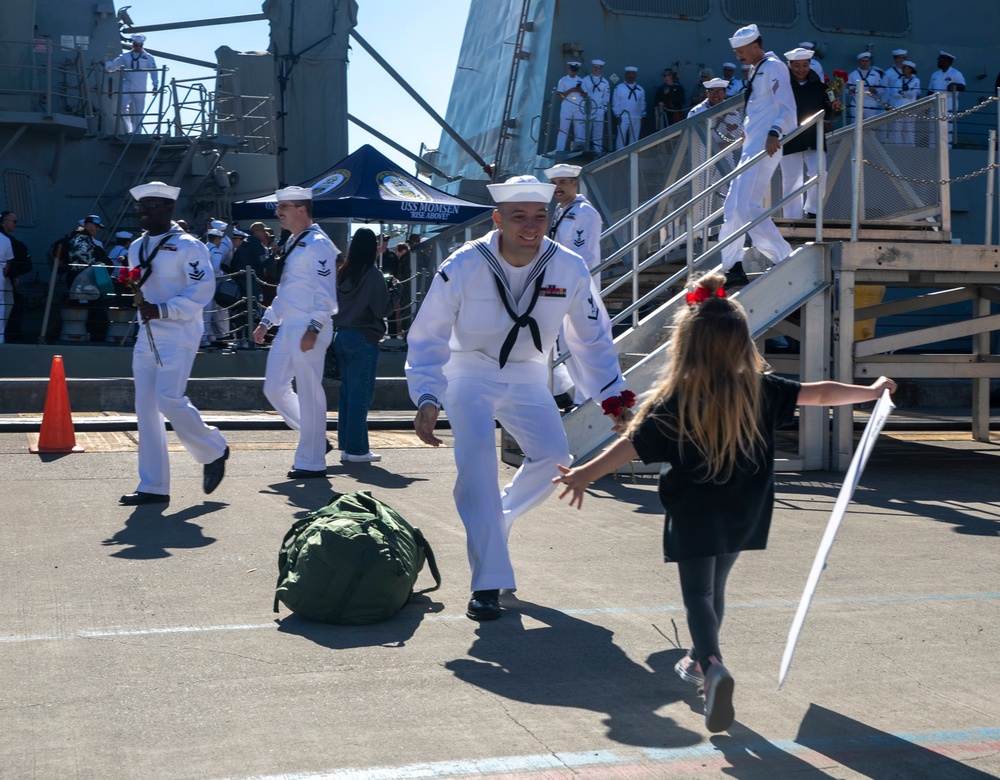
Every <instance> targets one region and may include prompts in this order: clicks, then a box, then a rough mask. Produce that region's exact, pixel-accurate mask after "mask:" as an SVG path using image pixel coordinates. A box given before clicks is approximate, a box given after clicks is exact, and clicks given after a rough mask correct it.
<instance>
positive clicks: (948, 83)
mask: <svg viewBox="0 0 1000 780" xmlns="http://www.w3.org/2000/svg"><path fill="white" fill-rule="evenodd" d="M954 61H955V55H954V54H949V53H948V52H946V51H939V52H938V60H937V70H936V71H934V72H933V73H932V74H931V77H930V80H929V81H928V82H927V94H928V95H933V94H934V93H935V92H944V93H945V94H946V95H947V98H946V102H945V106H946V108H947V110H948V115H949V116H951V115H953V114H955V113H957V112H958V93H959V92H965V76H963V75H962V74H961V72H960V71H957V70H955V69H954V68H953V67H952V66H951V64H952V63H953V62H954ZM954 133H955V123H954V122H953V121H949V122H948V146H951V145H952V143H953V142H954V137H953V136H954ZM935 144H936V141H935V135H934V134H933V133H932V134H931V146H934V145H935Z"/></svg>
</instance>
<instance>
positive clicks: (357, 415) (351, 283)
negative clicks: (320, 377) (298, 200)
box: [333, 228, 399, 463]
mask: <svg viewBox="0 0 1000 780" xmlns="http://www.w3.org/2000/svg"><path fill="white" fill-rule="evenodd" d="M377 257H378V251H377V240H376V238H375V234H374V233H373V232H372V231H371V230H369V229H368V228H361V229H360V230H358V231H357V232H356V233H355V234H354V237H353V238H352V239H351V246H350V248H349V249H348V250H347V258H346V259H345V260H344V261H343V262H341V264H340V266H339V267H338V268H337V304H338V307H339V308H338V310H337V313H336V314H335V315H334V316H333V325H334V328H335V331H334V336H333V351H334V354H335V355H336V356H337V365H338V367H339V369H340V401H339V403H338V405H337V441H338V443H339V445H340V459H341V460H342V461H344V462H348V463H373V462H375V461H378V460H381V459H382V456H381V455H376V454H375V453H374V452H372V451H371V449H370V448H369V446H368V409H369V408H370V407H371V405H372V401H373V400H374V399H375V372H376V369H377V368H378V345H379V341H381V340H382V336H384V335H385V318H386V317H388V316H389V314H391V313H392V311H393V310H394V308H395V306H396V299H397V298H398V297H399V283H398V282H397V281H396V280H395V279H394V278H392V277H386V276H383V275H382V272H381V271H379V269H378V267H377V266H376V264H375V261H376V258H377Z"/></svg>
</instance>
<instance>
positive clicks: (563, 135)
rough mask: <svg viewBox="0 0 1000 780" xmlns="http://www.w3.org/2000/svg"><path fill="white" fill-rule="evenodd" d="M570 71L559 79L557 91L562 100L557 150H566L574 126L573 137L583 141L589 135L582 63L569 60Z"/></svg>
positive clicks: (567, 64)
mask: <svg viewBox="0 0 1000 780" xmlns="http://www.w3.org/2000/svg"><path fill="white" fill-rule="evenodd" d="M566 68H567V69H568V71H569V73H567V74H566V75H565V76H563V77H562V78H561V79H559V84H558V85H557V86H556V91H557V92H558V93H559V97H560V98H561V99H562V102H561V103H560V105H559V134H558V136H556V151H557V152H562V151H565V150H566V143H567V140H568V138H569V134H570V128H572V132H573V138H574V140H576V141H582V140H583V139H584V138H586V137H587V133H586V118H587V117H586V114H585V112H584V103H585V102H586V100H587V93H586V92H584V90H583V79H581V78H580V76H579V72H580V63H579V62H567V63H566Z"/></svg>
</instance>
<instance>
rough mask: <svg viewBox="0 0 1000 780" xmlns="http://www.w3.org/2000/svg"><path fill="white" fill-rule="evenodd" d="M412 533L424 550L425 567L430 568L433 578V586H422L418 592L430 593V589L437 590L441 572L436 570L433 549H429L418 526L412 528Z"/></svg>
mask: <svg viewBox="0 0 1000 780" xmlns="http://www.w3.org/2000/svg"><path fill="white" fill-rule="evenodd" d="M413 535H414V536H415V537H416V540H417V544H418V545H419V546H420V549H421V550H423V551H424V558H425V559H426V560H427V568H428V569H430V570H431V576H432V577H433V578H434V583H435V584H434V587H433V588H424V589H423V590H421V591H418V592H419V593H430V592H431V591H432V590H437V589H438V588H440V587H441V572H440V571H438V567H437V561H436V560H435V559H434V550H432V549H431V546H430V544H428V542H427V540H426V539H425V538H424V535H423V533H422V532H421V530H420V529H419V528H414V529H413Z"/></svg>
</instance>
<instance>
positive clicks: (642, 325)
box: [505, 96, 1000, 470]
mask: <svg viewBox="0 0 1000 780" xmlns="http://www.w3.org/2000/svg"><path fill="white" fill-rule="evenodd" d="M732 111H733V101H726V102H725V103H723V104H721V105H720V106H717V107H715V109H714V110H710V111H708V112H705V113H704V114H703V115H701V116H699V117H696V118H693V121H692V120H688V124H689V126H687V127H677V128H675V129H672V130H668V131H666V133H665V134H664V137H665V138H668V136H669V135H670V134H673V135H674V136H675V138H676V140H675V141H674V143H673V149H672V150H671V151H672V154H669V155H666V156H662V155H661V157H662V158H663V159H659V160H657V159H653V160H646V161H645V162H646V165H647V167H652V168H654V169H656V168H657V167H658V168H659V169H660V170H662V171H664V172H665V173H666V177H667V182H666V186H665V187H663V188H662V189H661V190H660V191H659V192H657V193H655V194H654V195H653V196H652V197H648V198H646V199H645V200H644V201H643V200H642V199H641V197H638V198H637V197H636V196H637V194H638V192H639V190H640V189H641V183H640V179H641V177H640V176H638V175H637V173H638V170H639V169H640V167H641V165H642V162H643V161H642V160H641V153H640V154H637V153H636V152H637V150H631V151H630V150H623V151H624V152H625V154H622V155H621V157H620V158H619V159H618V160H608V161H595V163H592V164H590V165H589V166H586V167H585V168H584V172H583V175H584V176H585V177H586V176H587V175H588V168H590V169H591V171H592V173H591V178H590V180H589V181H588V184H591V185H593V184H595V183H598V182H599V181H600V179H601V177H602V176H604V178H605V179H606V180H607V182H618V181H620V180H621V178H622V177H620V176H616V175H615V173H616V168H617V169H618V171H620V169H621V168H625V167H627V168H628V169H629V175H628V176H627V177H625V179H626V181H627V183H628V187H629V190H630V191H629V192H628V193H627V194H628V196H629V198H630V203H629V205H634V206H635V207H634V208H630V209H628V210H627V211H626V213H624V214H622V216H621V217H620V218H619V219H617V220H616V221H615V223H614V224H613V225H611V227H609V228H608V230H607V231H605V234H604V236H603V237H604V239H605V241H606V243H605V244H604V245H603V246H602V249H604V250H605V251H603V252H602V256H603V257H605V258H606V259H605V261H604V262H603V263H602V266H601V268H602V270H603V269H609V268H615V267H619V268H620V267H621V266H622V264H623V263H624V264H625V265H629V264H630V265H631V268H630V269H629V270H628V271H627V272H626V273H625V274H623V275H621V276H619V277H618V278H616V279H614V280H613V281H611V283H610V284H606V285H604V286H603V287H602V291H601V292H602V296H603V297H604V299H605V301H606V302H608V301H609V299H610V296H613V295H614V293H615V290H616V289H622V288H623V287H628V286H631V287H632V290H631V295H630V296H628V297H630V299H631V303H630V304H629V305H626V306H625V307H624V308H622V309H620V310H619V311H617V312H615V313H614V315H613V317H612V321H613V323H615V324H616V325H618V326H619V327H621V325H623V324H629V327H628V329H627V330H625V331H624V333H621V334H620V335H619V336H618V337H617V338H616V345H617V346H618V352H619V358H620V360H621V364H622V368H623V371H624V373H625V376H626V379H627V381H628V383H629V386H630V387H632V388H633V389H635V390H637V391H639V392H641V391H642V390H645V389H647V388H649V387H651V386H652V385H653V384H654V383H655V382H656V380H657V377H658V375H659V373H660V371H661V369H662V366H663V364H664V356H665V351H666V348H667V345H668V342H669V335H670V327H671V322H672V320H673V317H674V315H675V313H676V311H677V310H678V308H679V307H682V306H685V305H686V303H685V301H684V291H685V289H684V288H685V286H686V285H687V283H688V282H689V280H690V279H691V276H692V274H700V273H703V272H706V271H710V270H716V269H718V262H719V253H720V251H721V250H722V249H723V247H724V246H725V245H727V244H729V243H730V242H733V241H737V242H739V243H740V244H741V245H742V243H743V240H744V239H743V236H744V235H745V233H747V232H748V231H749V230H750V229H751V228H752V227H754V226H755V225H756V224H757V222H759V221H762V220H764V219H768V218H772V217H774V218H778V219H777V222H778V224H779V225H780V226H782V232H783V233H785V235H786V238H788V239H789V240H790V241H792V242H793V243H795V242H796V241H801V240H802V239H803V238H804V236H803V231H804V229H805V225H806V224H807V223H806V221H805V220H799V221H796V220H784V221H782V220H780V217H781V215H782V210H783V208H784V206H785V205H787V204H788V203H789V202H791V201H792V200H794V199H795V198H797V197H798V196H799V195H800V194H801V193H803V192H805V191H806V190H808V189H810V188H812V187H816V188H818V190H819V192H820V193H821V196H820V197H819V198H818V199H817V201H818V207H817V217H816V219H815V220H809V222H808V225H809V227H810V228H811V230H810V232H811V236H809V237H810V238H811V239H812V240H811V241H807V242H806V243H804V244H801V245H800V246H799V247H798V248H797V249H795V250H794V252H793V254H792V255H791V256H790V257H789V258H788V259H787V260H786V261H785V262H783V263H780V264H778V265H777V266H774V267H772V268H770V269H769V270H768V271H767V273H766V274H762V275H759V274H757V275H755V274H752V276H756V279H755V280H754V281H753V282H752V283H751V284H750V285H749V286H748V287H746V288H744V289H743V290H741V291H739V292H738V293H736V297H737V299H738V300H740V302H741V303H742V304H743V306H744V308H745V309H746V311H747V316H748V320H749V323H750V328H751V332H752V334H753V336H754V338H755V339H759V342H758V343H759V346H760V348H761V351H762V352H763V351H764V346H765V337H766V336H767V335H771V336H775V335H782V334H784V335H790V336H794V337H795V338H796V339H797V340H798V341H799V342H800V350H799V354H798V355H797V356H782V355H777V356H772V355H768V356H767V357H768V360H769V362H771V363H772V365H773V366H774V367H775V368H776V370H780V371H781V372H782V373H790V374H793V375H797V376H798V377H799V378H800V379H801V381H818V380H821V379H827V378H833V379H838V380H840V381H845V382H851V381H864V380H865V379H874V378H875V377H876V376H878V374H879V373H888V374H890V375H892V376H894V377H898V378H905V377H913V378H925V377H951V376H956V375H959V376H964V377H969V378H971V379H972V380H973V426H972V430H973V438H976V439H978V440H980V441H989V390H990V387H989V381H990V378H996V377H1000V365H998V361H997V360H996V358H995V356H994V355H992V354H991V350H990V343H989V336H990V332H991V331H997V330H998V325H1000V315H996V314H991V310H990V305H991V303H993V304H996V303H997V302H998V301H1000V287H998V285H1000V265H998V264H997V262H996V251H995V250H994V249H993V248H992V247H990V248H988V249H983V248H973V247H960V246H958V247H955V246H951V244H950V238H951V236H950V202H949V201H950V199H949V189H948V185H949V179H948V175H949V174H948V152H947V143H946V137H947V135H946V134H947V127H946V123H945V122H944V121H938V120H940V118H942V117H945V116H946V115H947V112H946V110H945V106H944V101H943V100H942V98H941V96H932V97H928V98H925V99H924V100H921V101H918V102H917V103H915V104H914V106H913V108H912V109H911V111H912V115H913V116H915V117H918V118H926V120H927V122H926V124H927V125H928V129H926V130H924V131H920V130H918V131H917V133H918V137H919V133H920V132H923V133H924V135H925V140H924V141H923V143H922V144H918V146H917V147H912V146H911V145H910V144H902V145H899V144H895V143H894V142H893V135H892V133H893V132H894V126H893V124H892V123H893V122H898V121H899V119H898V117H894V116H893V115H890V114H881V115H875V116H872V117H869V118H868V119H866V120H864V121H862V122H860V123H858V124H857V125H854V126H850V127H846V128H843V129H841V130H840V131H838V132H836V133H832V134H830V135H829V136H826V137H824V134H823V124H822V117H821V115H819V114H817V115H815V116H813V117H811V118H810V119H809V120H808V121H806V122H805V123H803V125H802V126H801V127H800V128H799V130H797V131H796V133H795V134H793V135H797V134H801V133H804V132H811V133H816V136H817V146H818V147H819V150H820V151H821V153H820V154H819V167H818V171H817V173H816V175H815V176H813V177H811V178H809V179H807V180H806V181H805V182H804V183H803V185H802V186H801V187H800V188H798V189H796V190H794V191H792V192H789V194H788V195H787V196H784V195H783V193H782V190H781V187H780V181H779V180H778V177H777V176H775V184H774V186H773V188H772V195H771V203H772V205H771V206H770V207H768V208H766V209H765V213H764V214H762V215H760V217H758V218H757V220H755V221H754V223H751V224H748V225H744V226H742V227H741V229H739V230H738V231H737V232H736V233H735V234H734V235H733V236H731V237H729V238H728V239H727V240H726V241H725V242H721V243H720V242H718V241H714V243H713V240H714V238H715V234H716V233H717V230H718V227H719V225H720V223H721V216H722V213H721V202H722V198H721V192H724V191H725V190H724V188H725V187H726V185H727V184H728V183H729V182H730V181H731V180H732V179H733V178H735V171H734V170H733V165H734V163H735V154H734V153H735V152H736V150H738V149H739V147H740V144H741V141H740V140H735V139H725V138H724V137H723V135H722V134H721V133H720V132H719V131H718V128H719V126H720V124H721V120H722V118H723V117H725V116H726V115H727V113H731V112H732ZM904 121H905V120H904ZM681 124H682V125H683V124H684V123H681ZM668 140H669V138H668ZM718 140H722V141H723V142H724V143H725V142H726V141H729V140H731V142H730V143H727V144H726V145H724V146H723V148H722V149H721V150H720V151H718V152H716V153H715V154H713V141H718ZM827 146H829V159H830V160H831V161H832V162H833V164H834V166H835V170H834V171H833V172H832V175H828V172H827V169H826V165H825V160H826V159H827V155H824V154H823V153H822V151H823V150H824V148H825V147H827ZM685 157H686V158H687V161H686V164H685V161H684V158H685ZM867 158H871V159H872V160H874V161H875V164H873V165H872V164H871V163H869V159H867ZM762 159H763V153H761V154H760V155H758V156H757V157H756V158H754V159H751V160H750V161H749V165H754V164H758V163H759V162H760V161H761V160H762ZM863 164H866V165H870V166H871V167H870V168H865V167H864V165H863ZM685 171H686V172H685ZM914 171H916V172H920V173H922V174H923V176H924V177H925V179H926V181H921V180H920V179H917V178H915V177H913V176H908V175H907V174H908V173H910V172H914ZM609 173H610V175H609ZM612 186H614V185H612ZM594 190H596V192H594ZM720 191H721V192H720ZM592 192H594V197H595V200H597V201H602V200H603V203H602V204H601V205H602V206H603V207H604V210H605V213H614V210H613V209H610V208H608V207H609V205H610V204H609V202H608V191H607V188H606V187H604V188H601V187H600V186H598V187H593V189H592ZM866 195H867V198H868V201H869V202H868V203H867V204H866ZM873 196H874V197H873ZM886 200H888V201H889V202H891V203H893V204H895V206H894V208H895V209H896V210H895V212H892V213H887V212H885V211H882V212H880V211H878V209H879V208H884V206H883V205H882V204H884V203H885V202H886ZM635 204H637V205H635ZM825 210H826V211H828V212H832V218H829V217H827V218H825V217H824V211H825ZM619 213H620V212H619ZM830 224H832V225H833V226H834V228H833V232H834V234H835V238H836V239H840V240H839V241H835V242H834V243H829V237H825V236H824V226H825V225H830ZM859 239H860V240H859ZM671 261H673V262H671ZM678 266H679V267H678ZM657 268H661V269H664V270H661V271H660V273H659V275H658V277H657V278H656V279H655V281H654V283H653V286H652V288H651V289H650V288H649V284H648V283H647V284H646V285H645V289H640V280H641V278H642V274H643V272H644V271H645V272H646V273H647V274H648V272H649V270H656V269H657ZM859 281H860V282H863V283H864V284H863V285H860V284H859V285H858V289H857V293H858V298H857V300H858V306H859V310H858V311H857V312H855V304H856V299H855V293H856V290H855V284H856V283H857V282H859ZM887 283H888V284H893V285H904V286H909V287H911V288H914V289H915V290H916V291H917V293H918V294H917V295H916V296H915V297H912V298H908V299H905V300H899V301H895V302H891V303H881V302H880V300H879V301H875V302H873V303H872V302H866V301H864V300H863V299H862V297H861V293H862V292H863V288H864V287H867V289H868V290H871V289H876V290H882V291H884V289H885V287H884V285H885V284H887ZM942 287H943V288H946V289H944V290H941V289H940V288H942ZM947 288H951V289H947ZM664 298H666V300H664ZM954 301H972V305H973V315H972V316H971V317H970V318H969V319H967V320H964V321H960V322H954V323H950V324H947V325H940V326H932V327H929V328H923V327H921V328H916V329H914V330H912V331H909V332H906V333H900V334H893V335H889V336H883V337H880V338H871V335H872V334H871V333H866V335H864V336H861V337H859V336H858V335H857V334H858V331H857V330H856V329H855V323H856V322H858V321H864V320H869V318H873V317H876V316H879V315H882V314H894V313H899V312H916V311H919V310H921V309H924V308H931V307H934V306H936V305H941V304H943V303H948V302H954ZM609 310H610V307H609ZM796 313H798V321H797V322H792V321H791V320H789V319H787V318H789V315H794V314H796ZM870 321H872V322H873V321H874V320H873V319H871V320H870ZM970 335H971V336H973V337H974V346H973V349H972V352H971V354H960V355H938V354H933V353H932V352H928V354H921V355H917V356H912V355H899V356H897V355H894V354H892V353H893V352H894V350H896V349H899V348H906V347H915V346H918V345H928V344H932V343H933V342H935V341H936V340H938V339H941V338H948V337H961V336H970ZM564 358H565V356H560V357H559V359H560V360H561V359H564ZM956 372H957V373H956ZM564 420H565V425H566V430H567V435H568V438H569V441H570V450H571V452H572V453H573V455H574V457H575V458H576V459H578V460H585V459H587V458H589V457H591V456H593V455H594V454H596V453H597V452H598V451H600V449H601V448H602V447H604V446H605V445H606V444H608V443H609V442H610V441H612V440H613V438H614V434H613V433H612V432H611V431H610V426H609V424H608V422H607V420H606V419H604V418H603V415H602V414H601V411H600V409H599V408H598V407H597V406H596V405H595V404H592V403H590V404H583V405H581V406H579V407H577V408H576V409H574V410H573V411H572V412H570V413H569V414H568V415H566V416H565V417H564ZM798 433H799V435H798V439H797V441H798V445H797V447H798V450H797V452H792V453H780V454H779V457H778V460H777V462H776V468H778V469H779V470H808V469H824V468H831V467H836V468H840V469H843V468H846V466H847V463H848V462H849V460H850V456H851V454H852V450H853V410H852V409H850V408H845V409H835V410H834V411H833V413H832V424H831V413H830V411H829V410H827V409H815V408H808V407H806V408H803V409H801V410H800V414H799V432H798ZM505 454H506V453H505ZM511 455H513V457H514V459H516V457H517V456H516V450H514V449H512V451H511ZM506 459H507V458H506V457H505V460H506Z"/></svg>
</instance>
